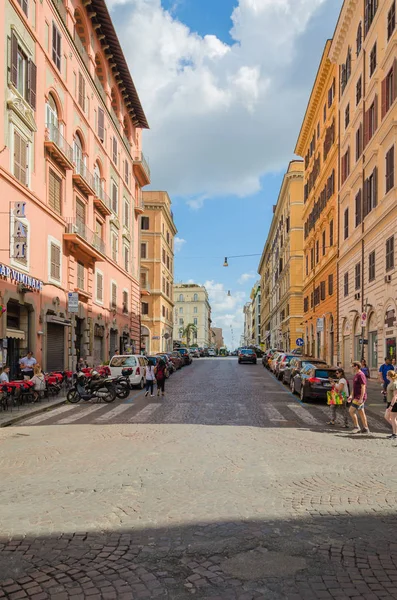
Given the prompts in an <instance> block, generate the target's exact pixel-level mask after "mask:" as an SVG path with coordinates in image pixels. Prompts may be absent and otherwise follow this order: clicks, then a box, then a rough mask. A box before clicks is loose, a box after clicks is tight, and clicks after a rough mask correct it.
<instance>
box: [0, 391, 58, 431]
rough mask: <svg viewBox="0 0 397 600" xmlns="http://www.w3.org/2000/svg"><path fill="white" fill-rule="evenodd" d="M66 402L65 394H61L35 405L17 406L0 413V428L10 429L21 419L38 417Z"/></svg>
mask: <svg viewBox="0 0 397 600" xmlns="http://www.w3.org/2000/svg"><path fill="white" fill-rule="evenodd" d="M65 401H66V396H65V395H64V394H62V393H61V394H59V396H56V397H55V398H50V399H49V400H47V398H44V399H43V400H42V401H41V402H37V403H35V404H24V405H23V406H20V407H19V408H18V407H17V406H13V407H12V410H11V407H10V408H9V409H8V410H5V411H1V412H0V427H8V426H9V425H13V424H14V423H18V421H20V420H21V419H24V418H26V417H30V416H33V415H38V414H40V413H42V412H45V411H46V410H51V409H52V408H55V407H56V406H59V405H60V404H64V402H65Z"/></svg>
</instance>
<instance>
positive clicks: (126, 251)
mask: <svg viewBox="0 0 397 600" xmlns="http://www.w3.org/2000/svg"><path fill="white" fill-rule="evenodd" d="M123 253H124V269H125V271H127V273H128V272H129V270H130V249H129V247H128V246H124V248H123Z"/></svg>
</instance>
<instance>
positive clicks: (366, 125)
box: [364, 110, 369, 148]
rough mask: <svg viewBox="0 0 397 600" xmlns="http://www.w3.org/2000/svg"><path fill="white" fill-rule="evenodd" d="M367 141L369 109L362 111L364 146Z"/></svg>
mask: <svg viewBox="0 0 397 600" xmlns="http://www.w3.org/2000/svg"><path fill="white" fill-rule="evenodd" d="M368 142H369V110H367V111H365V113H364V148H365V147H366V146H367V144H368Z"/></svg>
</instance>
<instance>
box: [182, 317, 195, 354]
mask: <svg viewBox="0 0 397 600" xmlns="http://www.w3.org/2000/svg"><path fill="white" fill-rule="evenodd" d="M194 333H197V327H196V325H195V324H194V323H188V324H187V325H186V327H185V329H184V330H183V337H184V338H186V346H187V347H188V348H189V346H190V338H191V336H192V334H194Z"/></svg>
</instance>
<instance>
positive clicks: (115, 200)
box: [111, 180, 119, 214]
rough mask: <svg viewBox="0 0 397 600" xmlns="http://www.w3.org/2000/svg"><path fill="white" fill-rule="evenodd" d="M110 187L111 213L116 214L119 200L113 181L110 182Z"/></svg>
mask: <svg viewBox="0 0 397 600" xmlns="http://www.w3.org/2000/svg"><path fill="white" fill-rule="evenodd" d="M111 186H112V211H113V212H114V213H116V214H117V213H118V210H119V199H118V194H119V190H118V187H117V185H116V183H115V182H114V181H113V180H112V183H111Z"/></svg>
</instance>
